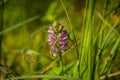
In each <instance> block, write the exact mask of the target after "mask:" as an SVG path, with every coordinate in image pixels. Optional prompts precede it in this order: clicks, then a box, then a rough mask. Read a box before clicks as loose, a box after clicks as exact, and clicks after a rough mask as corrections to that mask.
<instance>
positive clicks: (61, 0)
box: [60, 0, 80, 78]
mask: <svg viewBox="0 0 120 80" xmlns="http://www.w3.org/2000/svg"><path fill="white" fill-rule="evenodd" d="M60 3H61V5H62V7H63V9H64V11H65V13H66V16H67V19H68V23H69V25H70V28H71V31H72V33H73V36H74V40H75V44H76V51H77V56H78V60H80V59H79V50H78V44H77V40H76V37H75V33H74V31H73V27H72V23H71V21H70V18H69V15H68V13H67V10H66V8H65V6H64V4H63V0H60ZM78 78H80V64H78Z"/></svg>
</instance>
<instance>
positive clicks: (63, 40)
mask: <svg viewBox="0 0 120 80" xmlns="http://www.w3.org/2000/svg"><path fill="white" fill-rule="evenodd" d="M67 35H68V32H67V30H63V26H62V25H60V24H56V25H55V24H54V25H53V26H50V28H49V30H48V44H49V45H50V46H51V52H53V56H57V55H58V54H61V53H64V52H65V51H66V50H67V49H68V48H69V46H68V39H67Z"/></svg>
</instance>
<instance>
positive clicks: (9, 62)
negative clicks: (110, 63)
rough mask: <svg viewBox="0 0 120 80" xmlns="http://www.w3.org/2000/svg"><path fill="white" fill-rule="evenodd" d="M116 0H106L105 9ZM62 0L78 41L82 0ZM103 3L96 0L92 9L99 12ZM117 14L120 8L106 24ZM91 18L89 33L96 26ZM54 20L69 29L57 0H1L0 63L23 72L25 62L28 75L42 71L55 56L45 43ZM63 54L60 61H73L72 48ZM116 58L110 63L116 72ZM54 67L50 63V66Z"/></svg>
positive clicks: (81, 17)
mask: <svg viewBox="0 0 120 80" xmlns="http://www.w3.org/2000/svg"><path fill="white" fill-rule="evenodd" d="M119 1H120V0H109V5H108V6H109V8H112V7H113V6H115V5H116V4H117V3H118V2H119ZM63 2H64V4H65V6H66V8H67V11H68V14H69V16H70V20H71V22H72V25H73V28H74V30H75V34H76V38H77V42H78V44H79V43H80V39H81V29H82V22H83V14H84V7H85V0H63ZM103 5H104V0H97V3H96V8H95V11H98V12H100V13H102V10H103V8H104V6H103ZM109 8H108V10H109ZM119 16H120V9H118V10H116V13H115V15H114V16H112V19H111V21H110V23H112V24H113V23H115V21H116V19H118V17H119ZM95 19H96V20H95V24H94V32H93V34H95V33H96V28H97V26H98V19H99V18H98V16H97V15H96V14H95ZM55 20H56V21H57V22H60V23H61V24H63V25H64V27H65V29H67V30H68V31H70V27H69V24H68V21H67V18H66V15H65V12H64V9H63V8H62V6H61V4H60V1H59V0H32V1H30V0H4V10H3V22H4V24H3V25H4V26H3V30H2V31H1V32H0V35H2V45H1V46H2V51H1V56H2V58H1V64H3V65H5V66H7V67H9V68H10V69H12V70H14V71H16V72H18V73H19V74H21V75H23V74H26V73H27V68H28V63H30V72H31V74H43V72H44V70H45V69H46V67H51V65H50V64H51V63H53V62H54V61H55V58H53V57H52V55H51V54H50V46H49V45H48V43H47V39H48V34H47V30H48V29H49V26H50V25H51V24H52V23H53V22H54V21H55ZM71 38H72V37H71ZM70 46H73V45H70ZM111 46H112V45H111ZM119 53H120V52H119ZM63 57H64V64H68V63H71V62H72V61H75V60H76V58H77V55H76V52H75V49H74V47H73V48H72V49H70V50H69V51H68V52H66V54H65V55H64V56H63ZM119 58H120V54H119V55H118V56H117V58H116V61H115V64H114V70H116V71H117V70H118V69H120V60H119ZM55 66H56V65H52V67H55Z"/></svg>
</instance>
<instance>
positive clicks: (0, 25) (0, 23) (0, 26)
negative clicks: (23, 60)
mask: <svg viewBox="0 0 120 80" xmlns="http://www.w3.org/2000/svg"><path fill="white" fill-rule="evenodd" d="M3 8H4V0H1V5H0V17H1V18H0V32H2V30H3V11H4V9H3ZM0 63H2V35H0Z"/></svg>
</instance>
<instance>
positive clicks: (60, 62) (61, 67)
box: [58, 53, 63, 75]
mask: <svg viewBox="0 0 120 80" xmlns="http://www.w3.org/2000/svg"><path fill="white" fill-rule="evenodd" d="M58 58H59V66H60V74H61V75H62V74H63V60H62V53H60V54H59V56H58Z"/></svg>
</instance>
